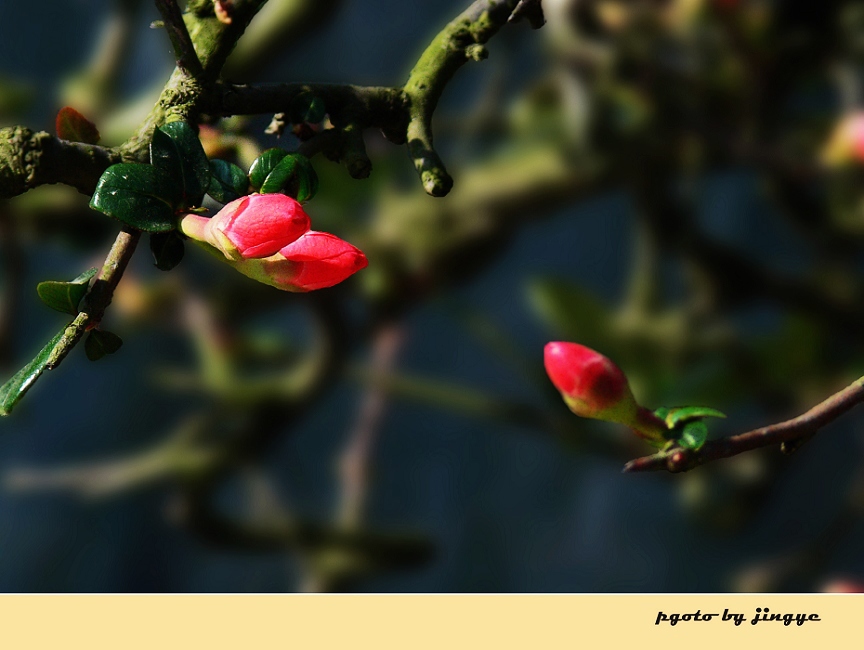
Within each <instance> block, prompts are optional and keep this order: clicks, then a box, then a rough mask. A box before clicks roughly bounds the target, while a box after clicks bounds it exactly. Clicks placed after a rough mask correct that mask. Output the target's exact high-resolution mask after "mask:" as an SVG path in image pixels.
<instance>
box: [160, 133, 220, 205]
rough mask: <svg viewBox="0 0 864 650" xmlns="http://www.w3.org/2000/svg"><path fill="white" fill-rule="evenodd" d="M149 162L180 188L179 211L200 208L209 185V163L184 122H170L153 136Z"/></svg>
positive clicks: (196, 136) (202, 149)
mask: <svg viewBox="0 0 864 650" xmlns="http://www.w3.org/2000/svg"><path fill="white" fill-rule="evenodd" d="M150 162H151V163H152V164H153V166H154V167H156V168H158V169H161V170H163V171H165V172H166V173H167V174H168V176H169V177H170V178H172V179H174V180H175V182H177V184H178V185H179V186H180V192H179V194H180V202H179V204H178V205H176V206H175V207H177V208H180V209H185V208H191V207H196V206H199V205H201V200H202V199H203V198H204V192H205V191H206V190H207V188H208V186H209V184H210V163H209V161H208V160H207V155H206V154H205V153H204V148H203V147H202V146H201V141H200V140H198V135H197V134H196V133H195V130H194V129H193V128H192V127H191V126H189V124H187V123H186V122H171V123H169V124H165V125H164V126H160V127H159V128H158V129H156V130H155V131H154V132H153V139H152V140H151V141H150Z"/></svg>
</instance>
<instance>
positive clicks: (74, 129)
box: [54, 106, 100, 144]
mask: <svg viewBox="0 0 864 650" xmlns="http://www.w3.org/2000/svg"><path fill="white" fill-rule="evenodd" d="M54 128H55V129H56V130H57V136H58V137H60V138H63V139H64V140H70V141H72V142H85V143H87V144H96V143H98V142H99V137H100V136H99V129H97V128H96V125H95V124H93V122H91V121H90V120H88V119H87V118H86V117H84V116H83V115H81V113H79V112H78V111H76V110H75V109H74V108H72V107H71V106H64V107H63V108H61V109H60V111H59V112H58V113H57V118H56V119H55V120H54Z"/></svg>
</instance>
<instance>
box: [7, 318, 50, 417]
mask: <svg viewBox="0 0 864 650" xmlns="http://www.w3.org/2000/svg"><path fill="white" fill-rule="evenodd" d="M65 333H66V328H65V327H64V328H63V329H62V330H60V331H59V332H57V334H55V335H54V338H52V339H51V340H50V341H48V343H47V344H46V345H45V347H43V348H42V349H41V350H39V354H37V355H36V357H35V358H34V359H33V360H32V361H31V362H30V363H28V364H27V365H26V366H24V367H23V368H21V370H19V371H18V372H17V373H15V375H14V376H13V377H12V379H10V380H9V381H7V382H6V383H5V384H3V386H0V415H9V414H10V413H11V412H12V409H13V408H15V406H16V405H17V404H18V402H20V401H21V398H23V397H24V395H25V394H26V393H27V391H28V390H30V387H31V386H33V384H34V383H35V381H36V380H37V379H39V376H40V375H41V374H42V373H43V372H44V371H45V368H46V367H47V364H48V359H50V358H51V353H52V352H53V351H54V348H55V347H57V344H58V343H59V342H60V339H61V338H63V334H65Z"/></svg>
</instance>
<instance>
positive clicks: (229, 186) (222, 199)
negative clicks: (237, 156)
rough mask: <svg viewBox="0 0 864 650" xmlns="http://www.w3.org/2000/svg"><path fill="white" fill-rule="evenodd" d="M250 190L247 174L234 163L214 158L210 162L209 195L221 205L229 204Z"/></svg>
mask: <svg viewBox="0 0 864 650" xmlns="http://www.w3.org/2000/svg"><path fill="white" fill-rule="evenodd" d="M248 190H249V179H248V178H247V177H246V172H244V171H243V170H242V169H240V168H239V167H238V166H237V165H235V164H234V163H230V162H227V161H225V160H219V159H218V158H214V159H213V160H211V161H210V185H209V186H208V187H207V194H209V195H210V196H212V197H213V198H214V199H216V200H217V201H219V203H229V202H230V201H233V200H234V199H239V198H240V197H241V196H244V195H245V194H246V193H247V191H248Z"/></svg>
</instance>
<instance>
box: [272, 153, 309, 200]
mask: <svg viewBox="0 0 864 650" xmlns="http://www.w3.org/2000/svg"><path fill="white" fill-rule="evenodd" d="M317 191H318V175H317V174H316V173H315V170H314V169H313V168H312V163H310V162H309V159H308V158H307V157H306V156H304V155H303V154H299V153H289V154H288V155H287V156H285V157H284V158H283V159H282V160H281V161H280V162H279V164H278V165H276V167H274V168H273V171H271V172H270V173H269V174H268V175H267V178H266V179H265V180H264V183H262V185H261V193H262V194H273V193H275V192H281V193H282V194H287V195H288V196H290V197H293V198H295V199H297V200H298V201H300V202H301V203H303V202H304V201H308V200H309V199H311V198H312V197H313V196H315V193H316V192H317Z"/></svg>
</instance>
